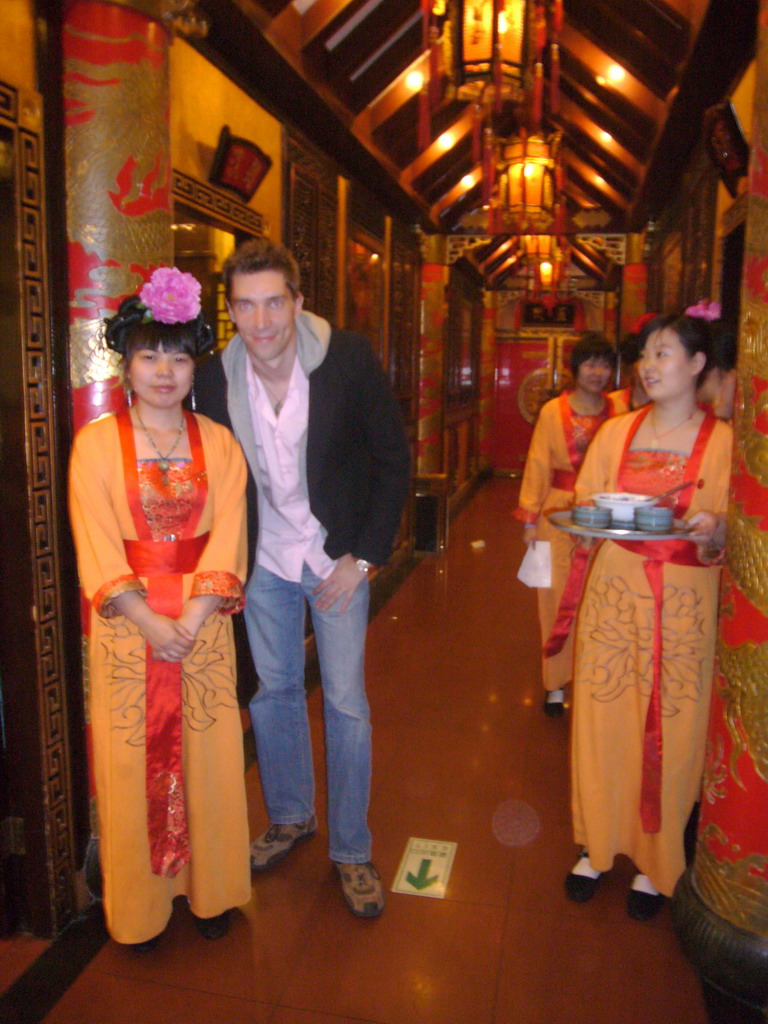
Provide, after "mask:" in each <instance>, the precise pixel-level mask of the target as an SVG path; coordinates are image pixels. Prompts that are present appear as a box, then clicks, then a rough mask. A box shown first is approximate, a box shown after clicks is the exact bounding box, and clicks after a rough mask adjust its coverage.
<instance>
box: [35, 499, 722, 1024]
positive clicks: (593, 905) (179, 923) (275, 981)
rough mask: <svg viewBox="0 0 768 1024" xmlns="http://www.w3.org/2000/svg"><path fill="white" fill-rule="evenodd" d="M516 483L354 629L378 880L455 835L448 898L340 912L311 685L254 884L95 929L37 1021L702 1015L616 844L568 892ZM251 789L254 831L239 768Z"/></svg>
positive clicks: (639, 1023) (556, 734) (691, 1020)
mask: <svg viewBox="0 0 768 1024" xmlns="http://www.w3.org/2000/svg"><path fill="white" fill-rule="evenodd" d="M515 497H516V487H515V485H514V484H513V483H512V482H511V481H506V480H498V481H493V482H491V483H490V484H488V485H486V486H485V487H484V488H483V489H482V490H481V491H480V492H479V494H478V495H477V496H476V497H475V499H474V500H473V501H472V502H471V504H470V505H469V506H468V507H467V508H466V509H465V510H464V511H463V513H462V514H461V515H460V516H459V518H458V519H457V520H456V522H455V523H454V524H452V531H451V540H450V550H449V552H448V554H447V556H445V557H442V558H431V557H430V558H427V559H425V560H424V561H422V562H421V564H420V565H419V566H418V567H417V568H416V569H415V571H414V572H413V573H412V574H411V575H410V576H409V577H408V579H407V580H406V582H405V583H404V585H403V586H402V587H401V588H400V590H399V591H398V592H397V593H396V594H395V596H394V597H393V598H392V599H391V600H390V601H389V602H388V603H387V604H386V605H385V607H384V608H383V609H382V611H381V612H380V613H379V615H378V616H377V618H376V619H375V620H374V622H373V624H372V626H371V629H370V632H369V646H368V692H369V696H370V700H371V705H372V712H373V722H374V749H375V761H374V786H373V792H372V803H371V826H372V829H373V834H374V844H375V845H374V852H375V860H376V863H377V866H378V867H379V869H380V871H381V873H382V876H383V878H384V879H385V881H386V882H387V885H388V886H391V884H392V881H393V880H394V877H395V874H396V871H397V868H398V864H399V862H400V858H401V856H402V854H403V852H404V849H405V846H406V843H407V841H408V839H409V837H421V838H429V839H435V840H441V841H451V842H455V843H457V844H458V845H457V851H456V857H455V861H454V864H453V871H452V874H451V877H450V882H449V886H448V891H447V894H446V898H445V899H443V900H438V899H425V898H420V897H417V896H410V895H403V894H397V893H390V894H389V897H388V905H387V908H386V910H385V912H384V914H383V916H382V917H381V918H379V919H377V920H374V921H362V920H357V919H356V918H354V917H352V916H351V915H350V913H349V912H348V911H347V910H346V908H345V906H344V904H343V902H342V899H341V895H340V892H339V889H338V885H337V882H336V877H335V871H334V870H333V869H332V867H331V865H330V864H329V862H328V860H327V854H326V833H325V831H324V827H323V822H324V817H325V813H324V811H325V809H324V791H323V788H322V770H321V765H322V757H323V750H322V737H321V729H320V716H321V697H320V694H319V692H317V691H315V692H313V693H312V695H311V697H310V708H311V716H312V720H313V728H314V734H315V737H316V750H315V754H316V759H317V764H318V814H319V817H320V821H321V827H320V829H319V831H318V833H317V835H316V836H315V838H314V839H312V840H311V841H310V842H307V843H303V844H301V845H300V846H299V847H297V849H296V850H295V851H294V853H293V854H292V855H291V856H290V858H289V859H287V860H286V861H284V862H283V863H282V864H280V865H278V866H277V867H275V868H274V869H273V870H272V871H271V872H268V873H265V874H264V875H260V876H258V877H256V878H255V879H254V887H253V899H252V901H251V903H250V904H249V905H248V906H247V907H245V908H243V910H242V912H240V913H238V914H237V915H236V918H235V921H234V926H233V928H232V930H231V932H230V934H229V935H228V936H227V937H226V938H224V939H221V940H219V941H217V942H206V940H205V939H203V938H202V937H201V936H200V935H198V934H197V932H196V931H195V929H194V927H193V924H192V921H191V919H190V917H189V914H188V913H187V912H185V911H184V909H183V908H181V907H180V908H178V909H177V911H176V912H175V914H174V918H173V920H172V922H171V926H170V928H169V930H168V932H167V934H166V935H165V937H164V939H163V942H162V944H161V946H160V947H159V948H158V949H157V950H156V951H155V952H153V953H152V954H149V955H143V956H139V955H136V954H132V953H130V952H129V951H126V950H125V949H123V948H121V947H119V946H117V945H115V944H114V943H112V942H108V943H107V944H106V945H105V946H104V947H103V948H102V949H101V951H100V952H99V953H98V954H97V955H96V956H95V957H94V959H93V960H92V961H91V963H90V964H89V966H88V967H87V968H86V969H85V970H84V971H83V972H82V973H81V975H80V976H79V978H78V979H77V980H76V981H75V982H74V984H72V985H71V987H70V988H69V990H68V991H67V992H66V993H65V994H64V995H63V996H62V998H61V999H60V1000H59V1002H58V1003H57V1004H56V1005H55V1006H54V1008H53V1009H52V1010H51V1012H50V1013H49V1014H48V1015H47V1016H46V1017H45V1020H46V1022H47V1024H73V1022H76V1024H168V1022H170V1021H173V1022H178V1021H183V1022H185V1024H195V1022H198V1021H200V1022H203V1021H204V1022H206V1024H213V1022H219V1021H222V1022H223V1021H228V1022H232V1021H236V1022H238V1024H352V1022H356V1024H361V1022H371V1024H373V1022H375V1024H422V1022H423V1024H651V1022H654V1024H655V1022H662V1021H663V1022H674V1024H706V1014H705V1011H704V1007H703V1003H702V999H701V996H700V993H699V988H698V984H697V981H696V978H695V976H694V974H693V971H692V969H691V968H690V966H689V965H688V963H687V961H686V960H685V959H684V958H683V956H682V954H681V952H680V949H679V947H678V944H677V940H676V938H675V934H674V932H673V928H672V923H671V919H670V915H669V910H668V909H667V908H665V909H664V911H663V912H662V913H661V915H660V916H659V917H658V918H656V919H655V920H653V921H651V922H648V923H645V924H638V923H637V922H634V921H631V920H629V919H628V918H627V916H626V913H625V905H624V904H625V897H626V891H627V888H628V885H629V882H630V879H631V876H632V867H631V865H630V864H629V862H628V861H626V860H620V861H619V862H617V864H616V866H615V868H614V870H613V872H612V873H611V875H610V876H609V877H607V878H606V879H605V880H604V881H603V883H602V884H601V887H600V889H599V891H598V894H597V895H596V897H595V898H594V899H593V900H592V901H591V902H590V903H588V904H586V905H583V906H578V905H576V904H573V903H570V902H569V901H568V900H567V899H566V898H565V896H564V893H563V886H562V880H563V876H564V874H565V873H566V872H567V870H568V869H569V868H570V866H571V864H572V861H573V859H574V855H575V852H576V851H575V847H574V846H573V843H572V840H571V835H570V826H569V814H568V781H567V760H568V751H567V747H568V716H567V715H566V717H565V718H563V719H560V720H552V719H548V718H546V717H545V716H544V714H543V713H542V710H541V691H540V684H539V681H538V680H539V670H538V633H537V623H536V614H535V596H534V593H533V592H532V591H528V590H526V588H524V587H523V586H522V585H521V584H520V583H518V581H517V580H516V578H515V574H516V570H517V567H518V565H519V562H520V559H521V557H522V544H521V539H520V527H519V524H516V522H515V521H514V520H513V519H512V518H511V511H512V508H513V507H514V503H515ZM473 541H484V546H481V545H473V544H472V542H473ZM248 786H249V793H250V797H251V814H252V819H251V827H252V831H253V832H254V833H256V832H257V831H260V830H261V829H262V828H263V827H264V824H265V821H266V817H265V812H264V807H263V803H262V801H261V795H260V790H259V781H258V775H257V768H256V767H255V766H254V767H252V768H251V769H250V771H249V775H248Z"/></svg>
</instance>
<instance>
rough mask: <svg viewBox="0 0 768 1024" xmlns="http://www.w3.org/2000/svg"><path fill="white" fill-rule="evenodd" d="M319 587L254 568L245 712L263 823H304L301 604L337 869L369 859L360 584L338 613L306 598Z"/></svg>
mask: <svg viewBox="0 0 768 1024" xmlns="http://www.w3.org/2000/svg"><path fill="white" fill-rule="evenodd" d="M320 582H321V581H320V578H319V577H318V576H315V574H314V573H313V572H312V571H311V570H310V569H309V568H308V566H307V565H306V564H305V565H304V568H303V572H302V578H301V582H300V583H291V582H290V581H289V580H284V579H282V578H281V577H280V576H276V575H275V574H274V573H271V572H269V571H268V570H267V569H263V568H262V567H261V566H257V567H256V571H255V572H254V574H253V576H252V577H251V580H250V583H249V584H248V590H247V594H246V597H247V601H246V606H245V622H246V626H247V629H248V640H249V642H250V647H251V653H252V655H253V660H254V664H255V666H256V672H257V674H258V676H259V689H258V691H257V692H256V695H255V696H254V697H253V699H252V700H251V702H250V705H249V710H250V713H251V721H252V723H253V732H254V736H255V737H256V750H257V754H258V759H259V771H260V773H261V782H262V787H263V790H264V799H265V801H266V805H267V811H268V813H269V820H270V822H272V823H273V824H276V825H288V824H296V823H297V822H300V821H306V820H307V818H310V817H311V816H312V814H313V813H314V803H315V782H314V773H313V768H312V747H311V741H310V734H309V718H308V715H307V698H306V692H305V689H304V619H305V603H304V599H305V598H306V599H307V602H308V603H309V608H310V613H311V615H312V625H313V627H314V632H315V641H316V643H317V653H318V658H319V661H320V676H321V679H322V684H323V714H324V717H325V747H326V771H327V781H328V838H329V855H330V857H331V860H335V861H338V862H339V863H343V864H358V863H363V862H365V861H368V860H370V859H371V833H370V831H369V829H368V824H367V814H368V801H369V797H370V789H371V720H370V711H369V709H368V700H367V698H366V695H365V680H364V678H363V662H364V657H365V633H366V629H367V626H368V600H369V594H368V580H367V579H364V580H363V581H362V582H361V583H360V586H359V587H358V588H357V590H356V591H355V592H354V594H353V595H352V600H351V601H350V604H349V607H348V608H347V610H346V611H345V612H344V613H339V612H338V611H337V610H336V608H335V607H334V608H331V609H330V610H328V611H319V610H318V608H317V607H316V602H317V598H316V597H315V595H314V594H313V593H312V591H313V590H314V588H315V587H316V586H317V585H318V583H320ZM340 600H341V599H340ZM337 603H338V602H337Z"/></svg>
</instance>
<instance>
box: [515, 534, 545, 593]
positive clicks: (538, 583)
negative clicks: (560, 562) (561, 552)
mask: <svg viewBox="0 0 768 1024" xmlns="http://www.w3.org/2000/svg"><path fill="white" fill-rule="evenodd" d="M517 578H518V579H519V580H520V581H521V583H524V584H525V585H526V587H551V586H552V551H551V548H550V543H549V541H548V540H537V541H536V543H535V544H529V545H528V550H527V551H526V552H525V557H524V558H523V561H522V562H521V564H520V568H519V569H518V570H517Z"/></svg>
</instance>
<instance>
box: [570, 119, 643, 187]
mask: <svg viewBox="0 0 768 1024" xmlns="http://www.w3.org/2000/svg"><path fill="white" fill-rule="evenodd" d="M563 146H564V147H565V149H567V150H572V151H573V152H574V153H575V154H576V155H577V156H578V157H579V158H580V159H581V160H582V161H583V163H585V164H587V165H588V166H590V167H591V168H592V169H593V170H594V171H595V172H596V173H597V174H599V175H600V177H601V178H603V180H604V181H607V182H608V184H609V185H610V186H611V187H612V188H613V189H615V190H616V192H618V193H619V194H620V195H622V196H623V197H624V199H625V200H626V201H627V202H629V201H630V200H631V199H632V197H633V196H634V195H635V192H636V191H637V187H638V184H639V181H638V177H637V176H636V175H634V174H632V172H631V171H630V170H629V169H628V168H627V165H626V164H625V163H622V162H621V160H617V159H616V158H615V157H613V156H612V155H611V154H610V153H608V151H607V150H605V149H603V148H602V147H601V146H600V145H599V144H598V143H597V142H595V140H594V139H593V138H592V137H591V136H589V135H587V134H586V133H584V132H582V131H580V130H579V129H578V128H576V127H575V126H573V125H570V126H568V127H566V128H564V129H563Z"/></svg>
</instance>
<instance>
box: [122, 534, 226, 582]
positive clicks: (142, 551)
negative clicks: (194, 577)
mask: <svg viewBox="0 0 768 1024" xmlns="http://www.w3.org/2000/svg"><path fill="white" fill-rule="evenodd" d="M209 536H210V534H207V533H204V534H202V535H201V536H200V537H191V538H190V539H189V540H124V541H123V545H124V546H125V557H126V558H127V559H128V564H129V565H130V567H131V568H132V569H133V571H134V572H135V573H136V575H137V576H157V575H158V574H159V573H164V572H173V573H177V572H178V573H185V572H194V571H195V569H196V568H197V563H198V562H199V561H200V555H201V554H202V553H203V551H204V550H205V545H206V544H207V543H208V537H209Z"/></svg>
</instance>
